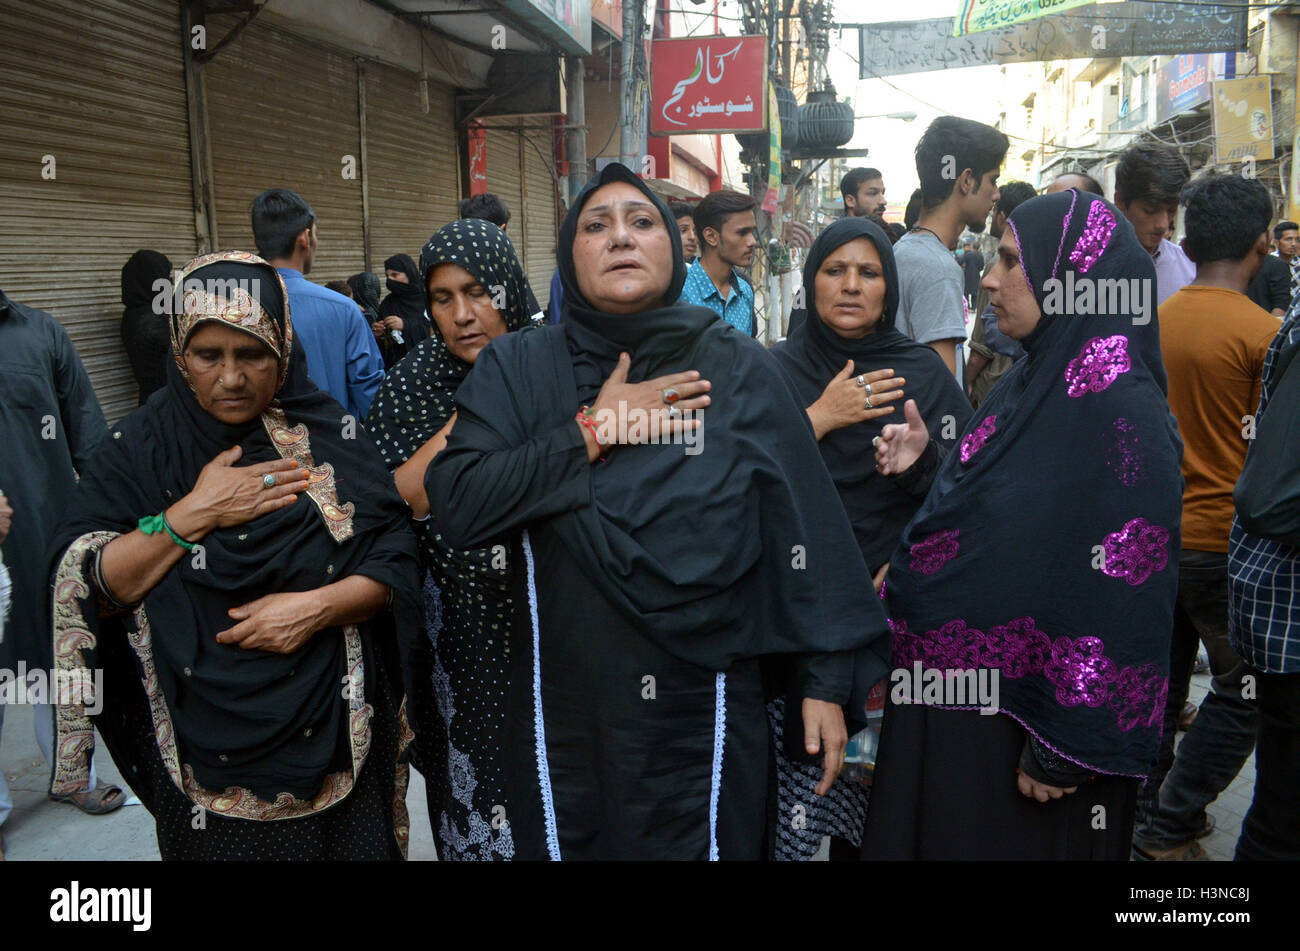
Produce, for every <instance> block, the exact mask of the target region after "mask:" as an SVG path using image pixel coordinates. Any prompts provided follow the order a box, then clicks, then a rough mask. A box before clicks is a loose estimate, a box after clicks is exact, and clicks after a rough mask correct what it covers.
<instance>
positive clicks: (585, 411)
mask: <svg viewBox="0 0 1300 951" xmlns="http://www.w3.org/2000/svg"><path fill="white" fill-rule="evenodd" d="M573 418H574V419H576V420H577V421H578V425H579V426H581V427H582V428H583V429H585V430H587V431H588V432H589V433H591V438H592V439H594V440H596V448H597V449H599V450H600V456H599V458H600V460H601V461H602V462H603V461H604V459H605V456H606V455H607V454H608V453H609V451H610V449H612V448H614V447H613V446H610V445H608V444H606V443H604V442H602V441H601V438H600V430H599V429H598V428H597V427H596V420H595V419H593V418H592V416H591V411H590V408H589V407H586V406H584V407H582V409H580V410H578V413H577V415H576V416H574V417H573Z"/></svg>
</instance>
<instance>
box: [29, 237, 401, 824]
mask: <svg viewBox="0 0 1300 951" xmlns="http://www.w3.org/2000/svg"><path fill="white" fill-rule="evenodd" d="M178 287H179V298H178V306H176V307H175V308H174V313H173V314H172V317H171V328H172V345H173V356H174V357H175V360H174V362H173V363H172V364H169V365H168V368H167V378H168V379H167V386H165V387H164V388H163V389H162V390H160V391H158V392H156V393H154V394H153V395H152V396H151V397H150V398H149V400H148V402H146V404H145V405H144V406H142V407H141V408H140V409H138V410H136V411H135V412H134V413H132V414H130V415H129V416H127V417H125V418H124V419H122V420H121V421H120V422H119V423H118V424H117V425H116V427H114V429H113V431H112V432H111V434H110V437H109V438H107V439H105V440H104V442H103V443H102V444H101V446H100V448H99V450H98V451H97V453H96V455H95V456H94V457H93V458H92V461H91V463H90V465H89V466H88V467H87V469H86V471H84V472H82V473H81V483H80V485H79V488H78V492H77V495H76V497H75V499H74V502H73V505H72V506H71V508H70V510H69V511H68V513H67V514H66V516H65V518H64V520H63V522H62V523H61V524H60V525H59V527H58V529H57V530H56V532H55V541H54V545H53V549H52V551H51V554H50V560H49V562H48V563H49V564H50V565H51V566H52V569H51V574H52V577H53V580H54V585H55V588H54V604H53V608H54V649H55V662H56V666H57V667H58V669H59V671H60V672H61V674H63V675H66V676H67V677H69V678H71V679H72V680H73V681H74V682H82V681H84V680H85V679H86V678H87V677H88V676H89V673H90V671H92V670H94V669H96V668H97V667H99V666H100V660H101V651H104V650H108V651H110V652H112V651H114V650H118V651H120V650H122V649H128V650H129V651H130V652H131V653H132V654H133V655H134V663H133V666H134V669H135V670H136V671H137V672H138V675H139V683H138V684H137V685H136V688H137V689H142V690H143V691H144V693H145V695H146V698H147V701H148V709H149V710H150V716H151V719H152V729H153V732H154V735H155V738H156V740H157V746H158V750H159V753H160V754H161V756H162V759H163V762H164V765H165V766H166V768H167V771H168V773H169V775H170V776H171V779H172V781H173V782H174V783H175V784H176V785H177V787H178V788H180V789H181V790H182V791H183V792H185V793H186V794H187V795H188V796H189V797H190V798H191V799H192V800H193V801H194V802H195V803H197V804H199V805H203V806H204V807H205V808H208V809H210V810H214V811H217V812H219V813H223V814H227V815H231V816H236V817H239V818H247V819H263V820H265V819H281V818H295V817H298V816H304V815H310V814H312V813H314V812H318V811H320V810H321V809H323V808H327V807H328V806H330V805H333V804H334V803H336V802H338V801H340V800H341V799H342V798H343V797H344V796H346V795H347V793H348V791H349V790H350V789H351V788H352V783H353V780H354V779H355V777H356V775H357V773H358V772H359V771H360V769H361V766H362V764H363V763H364V761H365V757H366V753H367V751H368V749H369V747H370V729H371V715H372V713H373V710H372V709H371V707H370V706H369V704H368V703H367V697H368V696H369V695H370V693H369V691H367V685H368V684H370V683H371V682H372V681H371V680H368V679H367V678H372V677H374V676H378V675H380V674H383V675H386V676H389V677H390V678H393V679H394V681H395V682H394V683H393V684H392V689H393V694H392V695H393V696H396V697H401V696H402V695H403V693H404V690H403V689H402V687H401V686H400V683H399V682H397V681H398V679H399V678H400V673H399V671H400V670H401V669H402V664H401V663H399V661H398V650H397V647H398V645H397V638H398V637H399V636H400V635H406V636H408V637H410V636H412V635H413V634H414V632H415V631H418V629H419V625H420V620H419V618H420V607H419V600H418V598H419V595H418V577H417V571H416V555H415V540H414V537H413V535H412V533H411V531H410V528H409V525H408V521H407V517H406V513H407V509H406V507H405V505H404V504H403V503H402V502H401V499H400V498H399V497H398V496H397V493H396V490H395V488H394V486H393V483H392V479H391V477H390V476H389V475H388V472H387V470H386V468H385V467H384V465H383V462H382V460H381V459H380V457H379V454H378V452H377V451H376V449H375V447H374V445H373V444H372V443H371V442H370V440H369V438H368V437H367V436H366V434H365V432H364V430H359V429H357V428H356V427H355V426H354V425H353V426H349V425H348V424H349V422H350V421H349V420H345V419H344V410H343V408H342V407H341V406H339V404H338V403H336V402H335V401H334V400H333V399H332V398H331V397H330V396H329V395H328V394H327V393H324V392H323V391H321V390H320V389H318V388H317V387H316V386H315V385H314V384H313V383H312V382H311V381H310V380H309V379H308V377H307V374H306V364H305V361H304V359H303V356H302V354H301V352H300V351H298V350H297V349H295V348H294V346H293V342H294V337H293V324H292V320H291V318H290V314H289V305H288V299H287V294H286V293H285V290H284V285H283V282H282V281H281V280H280V277H279V275H278V274H277V273H276V271H275V269H274V268H272V267H271V266H270V265H269V264H267V263H266V262H265V261H263V260H261V259H260V258H258V257H256V256H255V255H251V254H247V253H244V252H222V253H220V254H214V255H206V256H203V257H200V258H197V259H195V260H194V261H192V262H190V264H189V265H188V266H187V267H186V269H185V271H184V272H183V274H182V276H181V278H180V281H179V282H178ZM207 322H218V323H221V324H223V325H225V326H228V327H232V328H234V329H237V330H239V331H241V332H243V333H247V334H249V335H250V336H252V337H254V338H256V339H258V340H260V341H261V342H262V343H263V344H265V345H266V346H267V347H268V348H269V349H270V350H271V352H272V353H273V354H274V355H275V358H276V371H277V390H276V393H275V396H274V398H273V399H272V400H271V402H270V403H269V404H268V405H267V406H266V407H265V408H264V410H263V411H262V413H261V414H260V416H258V417H255V418H253V419H252V420H250V421H248V422H247V423H244V424H241V425H227V424H223V423H221V422H219V421H218V420H216V419H215V418H214V417H212V416H211V415H209V414H208V413H207V412H206V411H205V410H203V409H202V407H201V406H200V405H199V403H198V400H197V398H196V396H195V394H194V391H193V389H192V386H191V383H190V380H189V374H188V372H187V369H186V363H185V360H184V359H183V358H182V354H183V352H184V348H185V346H186V342H187V340H188V339H189V337H190V335H191V334H192V333H193V332H194V330H195V329H196V328H197V327H199V326H200V325H202V324H204V323H207ZM236 445H237V446H239V447H240V448H241V450H242V455H241V457H240V459H239V460H238V462H237V463H236V465H237V466H251V465H254V464H256V463H259V462H266V461H270V460H273V459H277V458H285V459H287V458H293V459H296V460H297V461H298V463H299V465H300V466H301V467H302V469H303V471H304V472H306V473H307V474H308V478H309V481H310V485H309V488H308V489H307V491H306V492H305V493H303V494H302V495H301V496H300V497H299V499H298V501H297V502H296V503H295V504H293V505H290V506H289V507H287V508H284V509H280V510H278V511H276V512H273V513H269V514H266V515H263V516H260V517H258V518H256V519H253V520H252V521H250V522H246V523H244V524H242V525H238V526H234V527H230V528H224V529H218V530H216V531H213V532H211V533H210V534H208V535H207V536H206V537H204V538H203V539H202V547H201V549H199V550H196V551H195V552H194V553H192V554H189V555H186V556H185V557H183V558H182V559H181V561H180V562H179V563H178V564H177V565H176V566H175V567H174V568H173V569H172V570H171V571H170V572H169V573H168V574H167V575H166V576H165V577H164V578H163V580H162V582H160V583H159V584H158V585H157V586H156V587H155V588H154V589H153V590H152V591H151V592H150V593H149V594H148V595H147V596H146V597H145V599H144V601H143V602H142V603H141V604H139V605H134V606H133V608H132V611H131V612H130V614H129V615H120V614H119V615H118V616H116V617H105V618H101V617H100V612H99V607H100V606H101V605H99V604H97V602H98V600H99V598H98V593H99V592H98V591H97V590H96V588H95V586H94V582H93V580H92V578H93V566H94V559H95V557H96V555H97V552H98V550H99V549H101V548H102V547H104V546H105V545H107V544H109V543H111V541H112V539H113V538H115V537H117V536H118V535H123V534H127V533H129V532H131V531H132V530H133V529H134V528H135V526H136V523H137V521H138V520H139V519H140V518H141V517H143V516H146V515H153V514H156V513H158V512H160V511H164V510H165V509H166V508H167V507H169V506H170V505H172V504H173V503H175V502H177V501H179V500H180V499H181V498H183V497H184V496H185V495H186V494H187V493H189V492H190V491H191V490H192V489H193V487H194V484H195V482H196V480H197V479H198V476H199V473H200V471H201V470H202V468H203V467H204V466H205V465H207V464H208V463H209V462H210V461H211V460H212V459H213V457H215V456H216V455H217V454H218V453H220V452H222V451H223V450H226V449H229V448H230V447H232V446H236ZM250 478H256V477H255V476H250ZM353 574H364V575H365V576H367V577H370V578H373V579H375V580H377V581H380V582H382V583H384V584H386V585H388V586H389V588H390V590H391V591H392V593H393V600H392V606H391V609H390V610H387V611H385V612H382V613H381V614H380V615H379V616H377V617H376V618H374V619H372V620H371V621H370V622H367V623H366V624H364V625H360V626H348V627H344V628H337V627H335V628H326V629H324V630H322V631H319V632H317V633H316V634H314V635H313V637H312V639H311V640H310V641H309V642H308V643H307V645H305V646H304V647H303V648H301V649H300V650H299V651H297V652H295V653H294V654H288V655H286V654H272V653H266V652H261V651H247V650H243V649H242V648H238V647H234V646H221V645H217V644H216V634H217V633H218V632H219V631H222V630H224V629H226V628H228V627H230V626H231V625H232V623H233V622H232V621H231V620H230V618H229V615H228V613H227V612H228V611H229V609H230V608H233V607H236V606H238V605H241V604H246V603H248V602H250V601H253V600H255V599H256V598H258V597H261V596H264V595H268V594H273V593H279V592H289V591H308V590H313V589H315V588H319V587H322V586H324V585H327V584H330V583H332V582H336V581H339V580H341V579H343V578H346V577H349V576H350V575H353ZM127 645H129V647H127ZM401 646H402V648H403V650H402V654H403V656H405V655H407V654H409V652H410V646H411V645H410V643H409V642H407V643H404V644H403V645H401ZM116 669H117V670H119V671H120V670H121V669H123V668H121V667H118V668H116ZM126 686H127V685H124V684H114V685H110V689H107V690H106V694H107V695H108V696H110V697H112V696H114V695H115V692H116V695H120V692H121V690H122V689H125V688H126ZM81 699H82V700H83V701H85V702H82V703H65V704H62V705H60V706H59V707H58V710H57V728H58V755H57V757H56V763H55V771H54V779H53V788H54V789H55V790H56V791H68V790H75V789H78V788H81V787H82V786H84V783H85V781H86V778H87V771H88V766H89V755H90V747H91V746H92V744H93V742H94V734H93V731H92V729H91V727H92V722H94V721H92V719H91V718H90V716H88V713H87V708H89V709H91V710H93V709H95V708H96V707H95V705H94V704H93V703H90V702H89V700H90V698H89V697H84V696H83V697H82V698H81ZM108 714H109V711H108V710H107V708H106V709H105V715H104V716H100V717H98V718H97V720H98V722H97V723H96V724H95V725H99V726H100V728H101V732H103V733H104V735H105V737H106V739H108V742H109V745H110V748H112V747H113V736H112V734H113V732H114V730H116V729H125V728H128V727H125V726H122V725H120V724H118V723H117V719H120V718H114V717H112V716H109V715H108ZM110 721H112V722H110ZM137 791H139V790H137ZM141 797H142V798H146V792H141ZM146 804H147V801H146Z"/></svg>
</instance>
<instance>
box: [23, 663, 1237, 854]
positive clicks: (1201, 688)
mask: <svg viewBox="0 0 1300 951" xmlns="http://www.w3.org/2000/svg"><path fill="white" fill-rule="evenodd" d="M1209 682H1210V681H1209V676H1208V675H1206V674H1197V675H1196V676H1194V677H1193V678H1192V689H1191V700H1192V701H1193V702H1194V703H1197V704H1199V703H1200V702H1201V699H1202V698H1203V697H1204V696H1205V694H1206V692H1207V690H1208V689H1209ZM1180 740H1181V734H1180ZM100 749H101V750H103V745H102V744H100ZM98 762H99V769H100V775H101V777H102V778H103V779H105V780H107V781H109V782H113V783H116V784H118V785H122V786H124V787H125V784H124V783H123V782H122V776H121V773H119V772H118V770H117V767H116V766H115V765H114V764H113V762H112V760H111V758H110V757H109V756H108V755H107V751H104V753H103V755H102V756H101V757H100V759H99V761H98ZM0 770H3V771H4V775H5V778H6V779H7V780H8V782H9V788H10V789H11V790H12V791H13V797H14V810H13V812H12V813H11V814H10V815H9V819H8V821H6V822H5V824H4V827H3V830H4V836H5V852H6V860H8V861H23V860H70V861H97V860H107V859H113V860H119V861H145V862H148V861H157V860H158V845H157V840H156V839H155V837H154V826H153V819H152V818H150V816H149V813H148V812H146V811H145V809H144V807H143V806H139V805H130V806H123V807H122V808H121V809H118V810H117V811H116V812H113V813H111V814H109V815H107V816H88V815H86V814H84V813H83V812H81V811H80V810H79V809H77V808H75V807H74V806H70V805H67V804H64V803H55V802H50V800H49V799H47V798H46V795H45V791H46V789H47V787H48V783H49V767H48V766H47V765H46V764H45V762H44V760H43V759H42V758H41V754H40V751H39V750H38V749H37V746H36V738H35V735H34V733H33V731H32V708H31V707H27V706H10V707H6V708H5V719H4V737H3V743H2V744H0ZM1254 788H1255V757H1254V756H1253V755H1252V756H1251V758H1250V759H1249V760H1248V761H1247V762H1246V765H1245V767H1244V768H1243V769H1242V771H1241V773H1240V775H1238V776H1237V778H1236V779H1235V780H1234V781H1233V782H1232V785H1230V786H1229V787H1228V788H1227V789H1226V790H1225V791H1224V793H1223V795H1221V796H1220V797H1219V798H1218V800H1217V801H1216V802H1214V803H1213V804H1212V805H1211V806H1210V808H1209V813H1210V815H1212V816H1213V817H1214V819H1215V823H1216V827H1215V830H1214V832H1213V833H1212V834H1211V835H1210V836H1208V837H1207V838H1204V839H1202V840H1201V847H1202V848H1204V849H1205V851H1206V852H1207V853H1209V855H1210V857H1211V858H1213V859H1217V860H1220V861H1231V859H1232V853H1233V850H1234V849H1235V848H1236V844H1237V836H1238V835H1239V834H1240V832H1241V820H1242V818H1243V817H1244V816H1245V815H1246V810H1247V809H1248V808H1249V807H1250V800H1251V796H1252V794H1253V792H1254ZM406 805H407V809H408V810H409V811H410V814H411V843H410V858H411V859H412V860H413V861H418V860H423V861H436V860H437V854H436V851H435V849H434V844H433V829H432V828H431V827H430V825H429V811H428V807H427V805H426V803H425V798H424V777H422V776H421V775H420V774H419V773H418V772H416V771H415V770H414V769H412V770H411V785H410V788H409V789H408V790H407V796H406ZM825 856H826V848H825V843H823V848H822V850H821V852H820V853H819V854H818V858H820V859H824V858H825Z"/></svg>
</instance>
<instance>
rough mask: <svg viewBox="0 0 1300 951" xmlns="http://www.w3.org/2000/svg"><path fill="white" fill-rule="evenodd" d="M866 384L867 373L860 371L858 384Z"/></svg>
mask: <svg viewBox="0 0 1300 951" xmlns="http://www.w3.org/2000/svg"><path fill="white" fill-rule="evenodd" d="M866 385H867V375H866V374H865V373H859V374H858V386H866Z"/></svg>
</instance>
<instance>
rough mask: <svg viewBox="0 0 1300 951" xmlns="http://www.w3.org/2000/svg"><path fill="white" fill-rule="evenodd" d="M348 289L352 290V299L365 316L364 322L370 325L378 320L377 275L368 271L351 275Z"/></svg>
mask: <svg viewBox="0 0 1300 951" xmlns="http://www.w3.org/2000/svg"><path fill="white" fill-rule="evenodd" d="M348 287H350V288H352V299H353V300H355V301H356V302H357V306H359V307H360V308H361V312H362V313H363V314H365V315H366V320H367V321H369V322H370V323H374V322H375V321H377V320H379V275H378V274H373V273H371V272H370V271H361V272H359V273H357V274H353V275H352V276H351V277H350V278H348Z"/></svg>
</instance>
